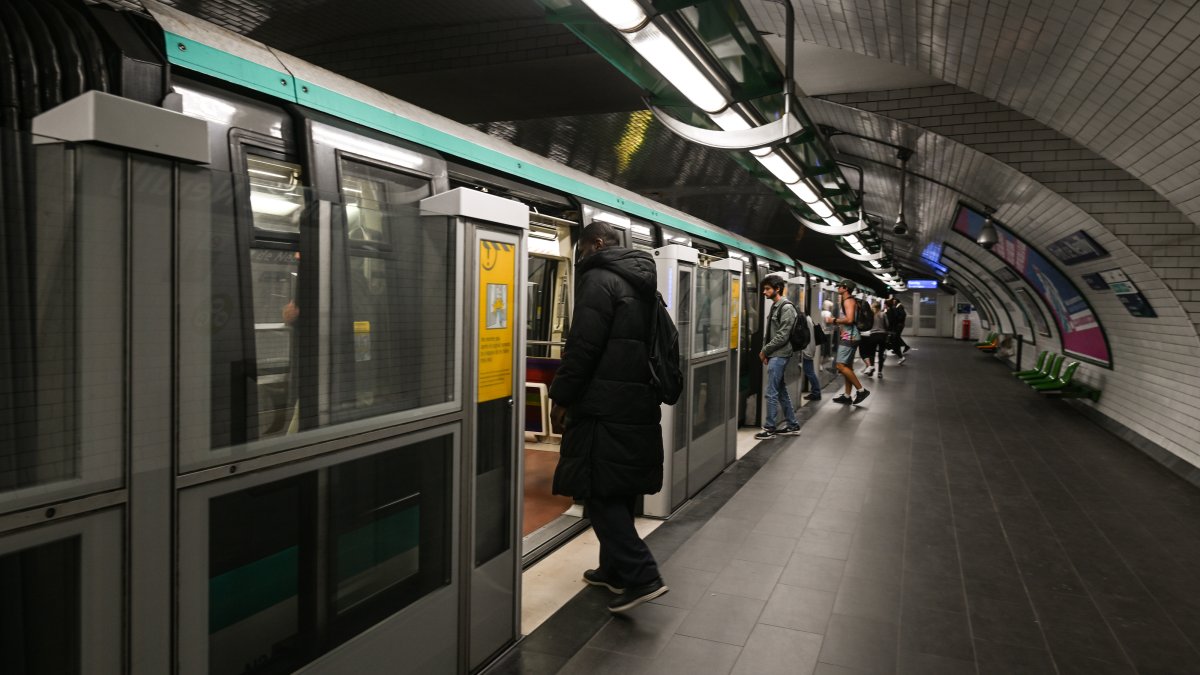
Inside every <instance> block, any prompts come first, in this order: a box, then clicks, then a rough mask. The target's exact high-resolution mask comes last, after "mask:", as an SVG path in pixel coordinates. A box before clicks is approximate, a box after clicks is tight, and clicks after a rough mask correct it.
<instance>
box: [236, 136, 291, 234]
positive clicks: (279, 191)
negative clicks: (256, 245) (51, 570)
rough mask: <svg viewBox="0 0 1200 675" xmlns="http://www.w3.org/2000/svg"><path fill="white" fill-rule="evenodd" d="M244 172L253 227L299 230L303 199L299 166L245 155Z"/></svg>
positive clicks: (287, 231) (277, 230)
mask: <svg viewBox="0 0 1200 675" xmlns="http://www.w3.org/2000/svg"><path fill="white" fill-rule="evenodd" d="M246 173H247V174H248V175H249V179H250V210H251V212H252V213H253V214H254V227H255V229H258V230H264V231H266V232H285V233H292V234H296V233H299V232H300V216H301V214H302V212H303V210H304V201H305V200H304V191H303V188H302V187H301V186H300V166H299V165H298V164H293V163H291V162H285V161H283V160H279V159H268V158H266V157H261V156H257V155H247V156H246Z"/></svg>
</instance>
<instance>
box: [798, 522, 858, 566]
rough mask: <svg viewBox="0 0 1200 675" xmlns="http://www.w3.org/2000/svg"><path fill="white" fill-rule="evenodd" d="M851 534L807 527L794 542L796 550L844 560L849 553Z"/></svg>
mask: <svg viewBox="0 0 1200 675" xmlns="http://www.w3.org/2000/svg"><path fill="white" fill-rule="evenodd" d="M850 541H851V535H849V534H846V533H844V532H830V531H828V530H818V529H814V528H811V527H810V528H808V529H806V530H804V534H803V535H802V536H801V537H800V541H798V542H797V543H796V552H797V553H804V554H806V555H816V556H821V557H823V558H840V559H842V560H845V559H846V558H847V556H849V554H850Z"/></svg>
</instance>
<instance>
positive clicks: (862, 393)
mask: <svg viewBox="0 0 1200 675" xmlns="http://www.w3.org/2000/svg"><path fill="white" fill-rule="evenodd" d="M870 395H871V392H870V391H869V390H867V389H859V390H858V393H857V394H855V395H854V405H858V404H859V403H862V402H863V400H864V399H866V398H867V397H868V396H870Z"/></svg>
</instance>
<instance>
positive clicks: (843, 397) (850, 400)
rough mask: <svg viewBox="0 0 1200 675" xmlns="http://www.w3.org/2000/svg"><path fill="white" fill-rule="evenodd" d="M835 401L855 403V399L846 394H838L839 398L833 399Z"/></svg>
mask: <svg viewBox="0 0 1200 675" xmlns="http://www.w3.org/2000/svg"><path fill="white" fill-rule="evenodd" d="M833 402H834V403H854V399H852V398H850V397H849V396H847V395H845V394H842V395H841V396H838V397H837V398H835V399H833Z"/></svg>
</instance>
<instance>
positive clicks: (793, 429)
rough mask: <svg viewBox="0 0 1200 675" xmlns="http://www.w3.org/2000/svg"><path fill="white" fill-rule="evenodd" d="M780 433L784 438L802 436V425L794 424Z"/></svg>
mask: <svg viewBox="0 0 1200 675" xmlns="http://www.w3.org/2000/svg"><path fill="white" fill-rule="evenodd" d="M778 433H780V434H782V435H784V436H799V435H800V425H799V424H793V425H791V426H789V427H787V428H785V429H784V430H783V431H780V432H778Z"/></svg>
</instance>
